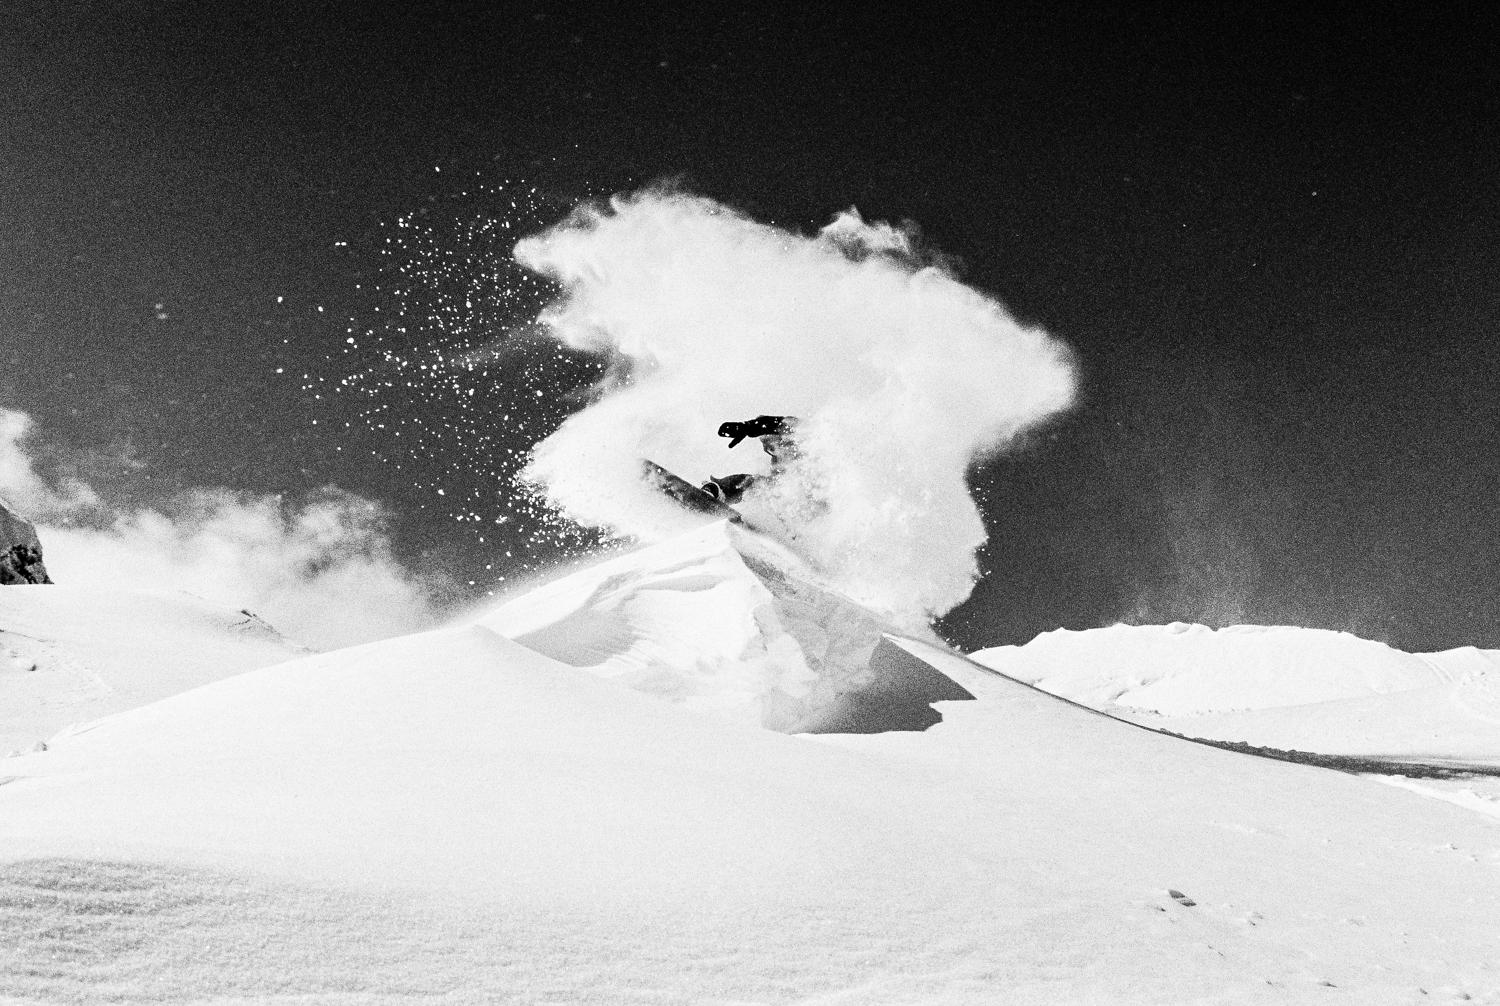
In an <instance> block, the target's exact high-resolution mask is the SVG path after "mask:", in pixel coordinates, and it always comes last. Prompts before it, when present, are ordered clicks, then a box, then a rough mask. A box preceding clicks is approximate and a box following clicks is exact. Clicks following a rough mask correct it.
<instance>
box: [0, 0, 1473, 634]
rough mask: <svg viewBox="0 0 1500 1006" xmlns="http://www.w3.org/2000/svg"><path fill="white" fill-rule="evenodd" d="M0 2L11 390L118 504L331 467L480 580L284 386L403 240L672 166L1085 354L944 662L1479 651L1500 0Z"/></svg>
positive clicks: (979, 478) (442, 534)
mask: <svg viewBox="0 0 1500 1006" xmlns="http://www.w3.org/2000/svg"><path fill="white" fill-rule="evenodd" d="M3 6H6V7H10V8H11V9H9V10H7V11H6V12H5V13H6V17H5V20H6V23H7V25H8V30H7V31H6V32H4V33H3V35H0V98H3V105H0V368H3V372H0V396H3V397H0V403H4V404H7V405H9V406H11V407H13V408H20V409H23V410H25V411H28V412H30V413H32V414H33V415H35V416H36V417H37V418H38V420H39V421H40V422H41V423H42V424H43V427H44V429H45V430H46V431H48V432H49V433H50V434H52V435H53V436H55V437H57V438H59V439H63V440H67V441H70V442H72V443H73V444H75V445H76V446H79V447H87V448H91V449H99V450H102V449H104V448H105V447H113V448H119V447H121V446H122V445H125V444H129V445H131V446H132V447H133V449H134V450H135V451H136V452H137V453H138V454H139V455H140V457H141V458H142V459H143V460H145V461H147V462H148V463H149V465H150V467H149V468H148V469H147V470H146V472H145V473H144V474H141V473H136V474H135V475H133V476H130V477H129V478H126V477H125V475H124V474H121V477H120V480H119V483H118V484H119V485H120V487H121V488H120V490H119V491H120V492H121V493H122V494H128V493H130V492H140V493H144V492H146V489H145V488H143V487H142V486H143V483H142V482H141V480H142V479H144V478H146V477H147V476H151V477H152V478H153V479H154V484H155V489H154V490H153V491H161V490H163V489H164V488H165V487H166V486H167V485H170V484H178V483H180V484H185V485H229V486H232V487H235V488H241V489H245V490H247V491H254V492H278V491H285V492H293V493H295V492H298V491H305V490H308V489H311V488H314V487H316V486H318V485H321V484H324V483H327V482H335V483H337V484H339V485H342V486H345V487H347V488H349V489H352V490H355V491H358V492H362V493H365V494H368V495H370V496H372V497H375V498H379V499H382V500H385V501H388V502H390V503H391V504H392V505H393V506H395V507H396V508H397V510H398V511H399V512H400V513H401V514H403V520H402V525H401V528H400V531H401V536H402V541H403V543H404V546H405V547H406V548H407V549H408V550H409V551H411V552H412V553H413V554H415V553H416V552H421V551H428V552H430V553H432V556H433V557H434V558H435V559H436V560H437V561H440V562H445V563H450V564H452V565H453V566H454V568H455V572H457V573H459V574H461V575H463V576H464V577H465V578H467V577H468V576H471V575H473V573H474V570H475V569H476V568H478V567H479V566H480V562H479V560H481V559H483V560H484V561H490V560H492V559H493V556H488V557H486V556H482V555H480V554H478V552H477V551H476V547H475V543H474V540H473V537H472V534H471V532H470V531H469V529H468V528H466V527H465V526H464V525H462V524H455V523H454V522H452V521H450V520H448V519H446V517H445V515H444V514H443V513H442V512H441V510H440V508H435V507H434V506H433V505H432V504H433V500H432V499H431V498H430V497H429V496H427V495H426V494H425V492H424V491H423V490H422V489H421V488H420V487H419V485H418V483H419V482H420V481H421V480H420V479H417V480H414V479H413V478H412V473H411V472H410V471H408V470H402V471H400V472H397V471H395V470H394V469H393V467H392V466H391V465H390V464H382V463H379V462H376V461H373V460H371V459H370V457H369V454H368V450H367V449H366V448H368V446H369V445H368V444H367V443H365V442H364V441H360V443H358V444H357V445H356V444H354V443H352V442H351V441H350V439H349V438H350V437H351V436H354V435H351V434H344V433H340V432H339V430H340V429H341V426H340V424H339V423H338V422H336V420H337V419H338V418H339V412H338V410H339V409H340V408H343V407H344V406H342V405H340V404H339V403H337V402H334V403H329V402H327V401H319V402H312V401H310V400H309V396H308V395H307V394H306V393H304V392H303V391H302V390H301V388H300V386H299V382H297V381H295V380H291V379H289V376H288V375H291V374H300V373H302V372H307V373H313V374H322V375H324V376H331V377H337V376H339V375H338V374H336V373H334V371H333V369H331V364H330V363H329V357H330V356H331V355H334V354H336V353H337V352H338V347H339V346H340V344H341V343H342V341H343V338H344V330H345V327H346V326H347V325H348V324H349V323H350V322H349V319H350V318H351V317H353V318H355V319H356V321H357V323H358V324H359V325H365V324H367V323H368V320H369V317H370V314H369V312H370V311H371V310H372V307H371V304H370V302H369V299H368V289H367V287H368V280H369V277H370V276H371V275H372V273H373V272H374V271H375V270H376V269H377V268H378V266H379V259H378V255H377V250H378V244H379V241H380V234H381V233H382V231H381V225H382V223H384V224H386V225H389V224H390V223H391V222H392V221H394V220H396V219H397V218H398V217H401V216H403V215H407V214H413V213H422V214H425V215H426V216H425V217H424V219H426V220H428V221H437V220H440V219H458V218H460V217H467V218H473V217H475V216H476V215H477V216H482V215H484V214H485V213H488V212H491V211H493V212H496V213H501V212H504V211H503V209H502V208H500V207H499V204H498V202H496V200H499V199H501V198H503V197H501V196H498V195H497V194H496V193H501V192H503V191H505V187H504V185H503V184H502V183H503V182H504V181H505V180H511V181H513V182H514V181H515V180H518V179H519V180H524V181H525V183H526V184H528V185H530V186H533V187H535V188H536V189H537V191H538V192H539V193H540V194H539V196H538V197H537V198H538V201H539V202H540V203H541V204H542V206H543V210H542V211H539V212H542V213H545V212H547V211H548V210H550V208H552V207H555V208H556V213H557V215H559V216H560V215H561V214H562V212H564V211H565V209H566V207H567V206H568V205H570V204H571V203H572V202H574V201H576V200H579V199H582V198H584V197H586V196H589V195H594V194H598V193H607V192H611V191H619V190H622V189H626V188H630V187H634V186H639V185H641V184H644V183H647V182H650V181H652V180H654V179H657V178H661V177H663V176H674V177H679V178H682V179H684V180H685V182H686V184H688V185H689V186H690V187H692V188H693V189H695V190H697V191H700V192H702V193H704V194H706V195H709V196H712V197H714V198H717V199H720V200H722V201H724V202H727V203H729V204H731V205H733V206H736V207H739V208H741V209H743V210H745V211H747V212H749V213H751V214H752V215H754V216H756V217H758V218H761V219H765V220H768V221H771V222H774V223H778V224H781V225H784V226H788V227H792V228H795V229H801V230H809V231H810V230H811V229H813V228H815V227H817V226H819V225H820V224H822V223H823V222H825V221H826V220H827V219H828V218H829V217H830V216H831V215H832V214H833V213H834V212H836V211H838V210H840V209H843V208H846V207H848V206H850V205H856V206H858V207H859V209H860V210H861V211H862V212H863V213H864V214H865V215H866V216H867V217H873V218H887V219H902V218H905V219H910V220H913V221H916V222H917V223H918V224H920V226H921V228H922V231H923V234H924V236H925V240H926V241H927V242H929V243H930V244H931V245H932V246H933V247H935V248H937V249H939V250H941V251H943V252H945V253H948V254H951V255H953V256H956V258H957V259H959V260H960V261H961V263H962V270H963V272H962V274H963V276H964V277H965V279H966V280H967V281H968V282H970V283H971V284H973V285H975V286H977V287H980V288H982V289H985V290H987V291H990V292H992V293H994V294H996V295H997V296H999V298H1000V299H1001V300H1002V301H1004V302H1005V303H1006V304H1007V306H1009V307H1010V308H1011V309H1012V310H1013V311H1015V312H1016V313H1017V314H1018V315H1019V316H1020V317H1021V318H1023V319H1024V320H1026V321H1028V322H1034V323H1039V324H1041V325H1043V326H1045V327H1046V328H1047V329H1048V330H1050V331H1051V332H1053V333H1054V334H1056V335H1057V336H1059V337H1061V338H1063V339H1065V340H1067V341H1068V342H1069V343H1070V344H1072V345H1073V346H1074V347H1075V348H1076V349H1077V351H1078V354H1079V358H1080V361H1081V364H1082V367H1083V374H1084V395H1083V400H1082V403H1081V405H1080V406H1079V408H1078V409H1077V410H1076V411H1075V412H1074V413H1073V414H1072V415H1071V416H1070V417H1069V418H1067V419H1066V420H1064V421H1063V422H1061V423H1059V424H1057V425H1056V426H1054V427H1053V428H1051V429H1050V430H1048V431H1046V432H1045V433H1044V434H1042V435H1040V436H1038V437H1036V438H1034V439H1033V440H1032V441H1030V442H1029V443H1028V444H1027V445H1026V446H1025V448H1024V449H1023V450H1021V451H1019V452H1018V453H1016V454H1013V455H1011V456H1009V457H1006V458H1001V459H996V460H994V461H992V462H990V463H988V464H987V465H985V466H984V467H982V468H981V469H979V470H978V471H976V473H975V476H974V478H975V482H976V485H977V486H978V487H979V488H980V490H981V492H982V494H983V498H984V500H985V512H986V517H987V520H988V521H989V522H990V524H991V526H992V529H993V531H994V537H993V540H992V543H991V545H990V546H989V547H988V548H987V549H986V550H985V552H984V554H983V556H982V559H983V562H984V565H985V568H986V569H987V570H988V571H989V573H988V575H987V576H986V578H985V580H984V581H983V582H982V584H981V585H980V587H979V589H978V591H977V592H976V594H975V596H974V598H973V599H972V600H971V601H970V602H969V603H968V604H967V605H965V606H964V607H962V608H960V609H959V610H958V611H957V612H955V613H954V614H953V615H952V616H951V617H950V618H949V619H948V620H947V622H946V623H945V624H944V628H945V630H946V631H947V632H948V634H949V635H950V636H952V637H953V638H954V640H955V641H956V642H958V643H960V644H961V645H964V646H979V645H988V644H995V643H1001V642H1015V641H1020V640H1023V639H1025V638H1029V636H1030V635H1032V634H1033V633H1035V632H1037V631H1042V630H1046V629H1050V628H1054V627H1057V626H1059V625H1066V626H1069V627H1074V628H1082V627H1086V626H1090V625H1095V624H1101V623H1108V622H1112V621H1114V620H1116V619H1122V618H1123V619H1144V620H1151V621H1168V620H1171V619H1174V618H1178V619H1184V620H1202V621H1207V622H1209V623H1210V624H1215V623H1227V622H1232V621H1238V620H1245V621H1256V622H1291V623H1298V624H1305V625H1315V626H1326V627H1330V628H1349V629H1354V630H1356V631H1359V632H1361V633H1362V634H1364V635H1367V636H1371V637H1373V638H1380V639H1386V640H1388V641H1390V642H1393V643H1395V644H1397V645H1401V646H1404V647H1407V648H1411V649H1422V648H1439V647H1445V646H1455V645H1462V644H1468V643H1473V644H1478V645H1485V646H1500V592H1497V591H1496V589H1495V584H1496V582H1497V579H1500V503H1497V478H1496V472H1497V466H1500V437H1497V433H1500V394H1497V391H1500V381H1497V378H1496V376H1495V375H1496V366H1497V364H1500V349H1497V348H1496V332H1497V321H1500V283H1497V275H1500V273H1497V268H1496V267H1497V252H1496V248H1497V247H1500V245H1497V239H1500V219H1497V210H1496V207H1497V205H1500V202H1497V196H1500V178H1497V173H1496V163H1497V154H1500V130H1497V113H1500V79H1497V78H1500V69H1497V67H1500V62H1497V60H1496V59H1495V58H1494V56H1493V54H1492V52H1491V50H1490V46H1489V44H1488V39H1489V38H1491V37H1493V35H1494V29H1495V28H1496V25H1495V24H1494V21H1495V20H1496V19H1495V18H1494V17H1493V16H1492V15H1489V14H1488V13H1483V12H1484V11H1486V8H1485V7H1483V6H1481V5H1472V6H1465V5H1440V6H1439V5H1434V6H1433V7H1432V8H1431V9H1427V10H1422V11H1413V12H1411V13H1408V14H1406V15H1403V16H1401V17H1399V18H1395V17H1389V16H1385V17H1382V16H1380V15H1378V14H1376V13H1373V10H1374V9H1373V8H1370V7H1369V6H1368V5H1358V6H1356V5H1348V6H1344V7H1321V6H1315V5H1307V6H1306V7H1304V8H1302V9H1299V10H1296V11H1295V13H1290V14H1288V13H1280V14H1278V13H1274V12H1270V11H1267V10H1264V9H1256V10H1254V11H1250V12H1246V11H1243V10H1237V9H1234V8H1230V7H1210V6H1209V5H1193V6H1190V7H1183V8H1181V9H1178V10H1176V11H1171V10H1166V9H1162V8H1157V9H1155V11H1154V12H1153V13H1132V12H1129V11H1125V10H1118V9H1115V7H1116V5H1110V6H1108V7H1105V6H1093V5H1077V6H1073V7H1070V8H1069V9H1068V10H1064V11H1059V10H1056V9H1053V8H1052V7H1051V6H1050V5H1006V6H1003V7H999V8H996V7H991V6H985V7H976V8H974V13H965V12H964V11H963V9H961V8H957V7H945V8H943V9H942V10H941V11H934V12H932V13H923V12H919V11H918V10H916V9H912V10H908V11H906V12H905V13H895V12H893V13H889V14H885V15H866V16H864V17H863V18H861V19H860V20H857V21H855V20H849V21H838V20H836V19H834V18H833V17H832V16H831V15H828V14H821V13H819V14H814V13H803V14H774V15H773V14H768V13H766V12H765V11H763V10H761V9H760V8H759V6H755V7H746V8H739V9H732V8H726V9H724V10H722V11H720V10H714V11H712V12H703V11H700V12H688V11H685V10H684V11H678V12H675V13H664V12H643V11H635V12H632V13H631V14H630V15H629V16H628V17H627V16H623V15H620V16H612V17H609V18H608V19H600V18H596V17H590V16H584V15H580V14H578V13H576V11H575V12H570V10H569V8H567V7H561V6H553V5H545V4H541V5H538V4H516V5H508V4H505V5H502V4H467V5H466V4H422V5H411V6H410V7H408V8H406V9H404V10H403V11H401V12H400V13H394V14H393V13H390V12H388V11H386V10H384V9H383V8H379V7H377V6H375V5H355V4H316V3H314V4H296V5H285V6H283V5H278V4H257V5H245V6H242V7H240V8H238V9H233V10H221V9H216V7H215V5H203V4H187V3H154V2H144V0H143V2H137V3H115V4H108V5H105V4H100V5H94V6H89V5H84V4H66V5H64V4H56V5H50V6H49V5H47V4H35V3H28V4H24V5H20V4H17V5H3ZM981 11H982V12H983V15H984V16H983V17H981V16H980V12H981ZM437 169H441V170H437ZM475 172H479V174H478V175H476V174H475ZM492 203H493V204H494V205H491V204H492ZM545 222H549V221H546V220H538V221H537V223H538V224H540V223H545ZM439 230H441V227H439ZM336 242H347V244H346V245H343V246H336ZM362 281H363V282H365V283H366V289H365V290H364V291H363V292H361V291H357V290H356V284H359V283H361V282H362ZM278 297H280V298H282V301H281V302H280V303H278V302H277V298H278ZM158 305H161V306H160V307H158ZM319 306H322V307H323V308H324V310H323V311H322V312H319V311H318V310H317V308H318V307H319ZM161 315H165V317H164V318H163V317H160V316H161ZM336 359H337V358H336ZM278 367H280V368H282V369H283V371H284V372H285V373H283V374H282V375H277V374H276V372H275V371H276V368H278ZM507 387H509V386H507ZM517 387H519V385H517ZM490 403H491V405H492V406H493V407H495V408H497V409H498V408H501V407H502V406H503V405H504V400H503V395H501V394H499V393H498V392H497V393H496V394H494V395H492V396H491V398H490ZM518 407H519V406H518ZM543 411H544V412H545V411H546V410H543ZM547 415H552V413H547ZM317 417H321V418H322V420H323V422H322V423H321V424H320V425H318V426H314V425H312V423H311V419H312V418H317ZM544 418H545V416H544V417H542V419H544ZM542 419H539V420H538V421H542ZM330 420H334V421H330ZM534 434H535V430H534V429H528V430H527V431H526V432H525V434H524V435H525V436H526V437H533V435H534ZM363 436H365V437H368V431H365V433H364V434H363ZM515 436H517V437H520V436H522V434H521V432H519V431H518V432H516V433H515ZM355 439H359V438H358V436H356V437H355ZM522 446H524V445H522ZM336 447H345V448H349V449H346V450H335V448H336ZM132 479H133V480H134V481H133V482H132V481H131V480H132ZM132 486H133V487H134V488H131V487H132ZM424 508H425V509H424ZM517 533H519V532H517ZM501 543H502V544H511V545H514V546H515V547H516V548H517V549H518V550H520V548H521V546H522V545H523V544H524V543H523V542H522V541H520V539H517V540H516V541H514V542H507V541H506V540H505V539H504V538H503V536H502V539H501ZM489 544H491V545H493V544H494V541H493V540H492V541H491V542H490V543H489ZM518 554H520V551H518Z"/></svg>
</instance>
